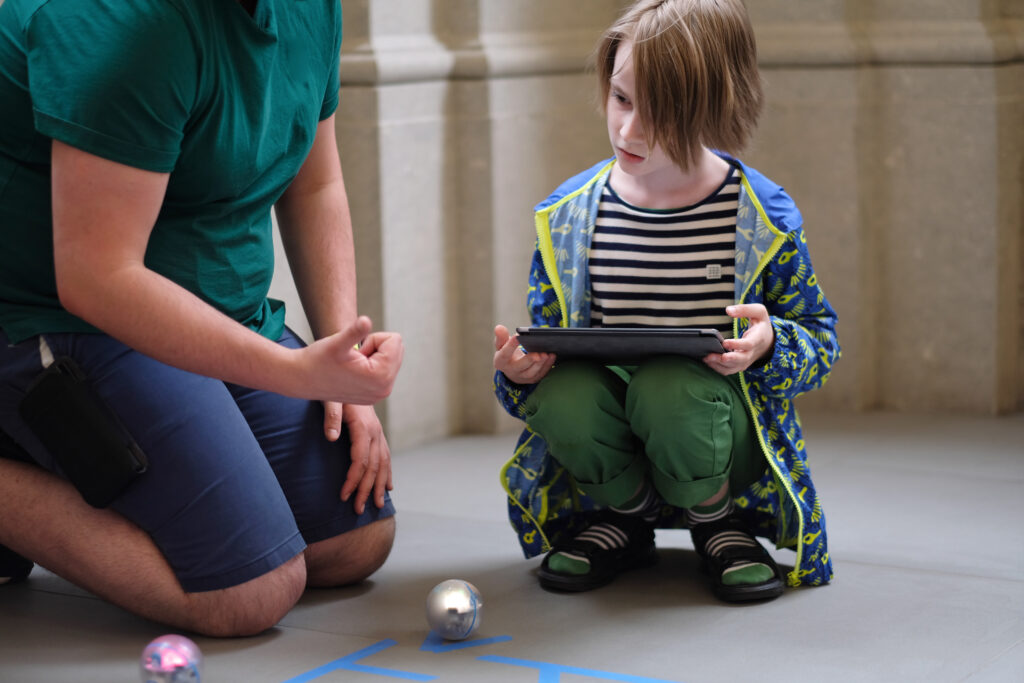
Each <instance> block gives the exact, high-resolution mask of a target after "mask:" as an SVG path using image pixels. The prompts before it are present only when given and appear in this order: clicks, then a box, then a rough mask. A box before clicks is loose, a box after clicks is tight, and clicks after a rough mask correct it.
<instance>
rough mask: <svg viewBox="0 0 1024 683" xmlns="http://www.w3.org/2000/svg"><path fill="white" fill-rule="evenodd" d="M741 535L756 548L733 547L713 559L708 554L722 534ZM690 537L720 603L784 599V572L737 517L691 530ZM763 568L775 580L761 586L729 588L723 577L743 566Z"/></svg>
mask: <svg viewBox="0 0 1024 683" xmlns="http://www.w3.org/2000/svg"><path fill="white" fill-rule="evenodd" d="M730 531H731V532H739V533H742V534H745V535H747V536H749V537H750V538H751V540H752V541H753V542H754V545H750V546H747V545H744V546H730V547H727V548H724V549H723V550H721V551H720V552H718V553H716V554H714V555H711V554H709V553H708V552H707V545H708V542H709V541H710V540H711V538H712V537H714V536H715V535H717V534H719V533H722V532H730ZM690 535H691V536H692V538H693V545H694V547H695V548H696V549H697V553H698V554H699V555H700V556H701V558H702V559H703V560H704V565H705V568H706V569H707V571H708V573H709V574H711V581H712V583H711V590H712V592H713V593H714V594H715V597H717V598H718V599H719V600H724V601H725V602H749V601H752V600H771V599H774V598H777V597H779V596H780V595H782V592H783V590H785V583H784V582H783V580H782V571H781V570H780V569H779V566H778V565H777V564H775V560H774V559H772V556H771V555H769V554H768V551H767V550H765V549H764V546H762V545H761V544H760V543H759V542H758V541H757V539H756V538H754V535H753V534H752V533H750V530H749V529H748V528H747V527H746V525H745V524H744V523H743V522H742V520H740V518H739V517H737V516H736V515H729V516H728V517H725V518H723V519H719V520H716V521H714V522H705V523H703V524H697V525H695V526H693V527H690ZM748 563H757V564H763V565H766V566H767V567H769V568H770V569H771V570H772V574H773V575H772V577H771V578H770V579H768V580H766V581H762V582H760V583H745V584H726V583H724V582H723V581H722V575H723V574H724V573H725V571H726V570H727V569H729V568H731V567H736V566H737V565H741V564H748Z"/></svg>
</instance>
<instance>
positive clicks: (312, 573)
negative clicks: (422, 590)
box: [305, 517, 395, 588]
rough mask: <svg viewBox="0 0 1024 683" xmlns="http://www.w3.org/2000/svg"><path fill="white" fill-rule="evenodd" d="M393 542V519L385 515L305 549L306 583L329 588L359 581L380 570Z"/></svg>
mask: <svg viewBox="0 0 1024 683" xmlns="http://www.w3.org/2000/svg"><path fill="white" fill-rule="evenodd" d="M394 542H395V518H394V517H385V518H384V519H379V520H377V521H375V522H371V523H370V524H367V525H365V526H361V527H359V528H358V529H353V530H352V531H349V532H347V533H344V534H341V535H339V536H335V537H334V538H328V539H325V540H323V541H319V542H317V543H313V544H311V545H310V546H309V547H308V548H306V553H305V555H306V570H307V572H308V576H307V579H306V580H307V584H308V585H310V586H313V587H319V588H331V587H336V586H345V585H348V584H352V583H358V582H360V581H363V580H364V579H367V578H369V577H370V576H371V575H372V574H373V573H374V572H376V571H377V570H378V569H380V568H381V567H382V566H383V565H384V562H385V561H386V560H387V559H388V556H389V555H390V554H391V548H392V546H393V545H394Z"/></svg>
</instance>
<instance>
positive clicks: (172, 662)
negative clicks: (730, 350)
mask: <svg viewBox="0 0 1024 683" xmlns="http://www.w3.org/2000/svg"><path fill="white" fill-rule="evenodd" d="M139 670H140V674H141V680H142V682H143V683H200V678H201V676H202V673H203V653H202V652H200V650H199V646H198V645H196V644H195V643H193V642H192V641H191V640H189V639H188V638H186V637H185V636H179V635H174V634H168V635H165V636H160V637H159V638H156V639H154V640H153V641H151V642H150V643H149V645H147V646H146V648H145V649H144V650H143V651H142V656H141V657H140V658H139Z"/></svg>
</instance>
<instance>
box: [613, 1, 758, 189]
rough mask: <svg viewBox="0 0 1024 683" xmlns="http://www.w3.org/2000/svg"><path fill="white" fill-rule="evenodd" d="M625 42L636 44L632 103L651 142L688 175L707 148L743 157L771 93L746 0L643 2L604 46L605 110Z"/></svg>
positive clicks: (618, 24)
mask: <svg viewBox="0 0 1024 683" xmlns="http://www.w3.org/2000/svg"><path fill="white" fill-rule="evenodd" d="M623 41H632V43H633V56H632V60H633V73H634V76H635V82H636V92H635V93H634V98H635V101H634V102H633V106H634V107H635V111H636V114H637V115H638V116H639V117H640V121H641V123H642V124H643V126H644V131H645V133H646V134H647V137H648V143H650V144H654V143H658V144H660V145H661V147H662V149H664V150H665V153H666V154H667V155H668V156H669V158H670V159H672V161H674V162H675V163H676V164H678V165H679V167H680V168H682V169H684V170H685V169H688V168H690V166H691V165H692V164H693V163H694V162H695V161H696V160H697V159H698V158H699V155H700V152H701V148H702V147H708V148H712V149H720V150H722V151H724V152H729V153H730V154H737V153H738V152H739V151H740V150H742V149H743V148H744V147H745V146H746V144H747V141H748V140H749V139H750V136H751V135H752V134H753V131H754V128H755V127H756V126H757V119H758V116H759V115H760V113H761V105H762V102H763V100H764V95H763V93H762V90H761V75H760V72H759V71H758V68H757V45H756V43H755V41H754V31H753V28H752V27H751V25H750V18H749V17H748V16H747V11H746V8H745V7H744V5H743V2H742V0H638V2H636V3H635V4H634V5H633V6H632V7H630V9H629V10H627V11H626V13H625V14H623V15H622V17H620V18H619V20H618V21H616V22H615V23H614V24H613V25H612V26H611V27H610V28H609V29H608V30H607V31H605V34H604V36H603V37H602V38H601V41H600V43H599V44H598V47H597V53H596V62H597V63H596V70H597V76H598V79H599V82H600V88H601V91H600V92H601V108H602V111H604V112H605V113H607V106H608V93H609V89H610V83H609V81H610V80H611V77H612V76H613V75H614V74H613V69H614V65H615V53H616V51H617V49H618V46H619V44H620V43H622V42H623Z"/></svg>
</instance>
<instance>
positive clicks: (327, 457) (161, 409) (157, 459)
mask: <svg viewBox="0 0 1024 683" xmlns="http://www.w3.org/2000/svg"><path fill="white" fill-rule="evenodd" d="M43 337H44V338H45V342H46V344H47V346H48V347H49V350H50V351H51V352H52V354H53V355H54V356H70V357H71V358H73V359H74V360H75V361H76V362H77V363H78V365H79V366H80V367H81V368H82V370H83V371H84V372H85V374H86V376H87V377H88V379H89V381H90V383H91V385H92V387H93V389H94V390H95V391H96V392H97V393H98V395H99V396H100V397H101V398H102V400H104V401H105V402H106V404H107V405H108V407H109V408H110V409H111V410H112V411H113V412H114V413H115V414H116V415H117V416H118V417H119V418H120V420H121V421H122V422H123V423H124V425H125V426H126V427H127V429H128V431H129V432H130V433H131V434H132V436H133V437H134V438H135V441H136V442H137V443H138V445H139V446H140V447H141V449H142V450H143V452H144V453H145V454H146V457H147V458H148V460H149V468H148V470H147V471H146V472H145V473H144V474H143V475H141V476H140V477H139V478H138V479H136V480H135V481H134V482H132V483H131V484H129V486H128V488H127V489H125V491H124V492H123V493H122V494H120V495H119V496H118V497H117V499H115V501H114V502H113V503H112V504H111V506H110V507H111V508H112V509H114V510H116V511H117V512H119V513H120V514H122V515H124V516H125V517H126V518H128V519H130V520H131V521H132V522H134V523H135V524H137V525H138V526H139V527H141V528H142V529H143V530H144V531H146V533H148V534H149V535H150V537H151V538H152V539H153V541H154V542H155V543H156V545H157V546H158V547H159V548H160V550H161V552H162V553H163V554H164V556H165V557H166V558H167V561H168V562H169V563H170V565H171V568H172V569H173V570H174V573H175V574H176V575H177V577H178V581H179V582H180V583H181V585H182V587H183V588H184V590H185V591H188V592H197V591H207V590H215V589H219V588H227V587H230V586H234V585H237V584H240V583H243V582H245V581H248V580H250V579H253V578H256V577H258V576H261V575H263V574H266V573H267V572H269V571H271V570H273V569H274V568H276V567H278V566H279V565H281V564H283V563H284V562H285V561H287V560H288V559H290V558H292V557H294V556H295V555H297V554H299V553H300V552H302V550H303V549H304V548H305V547H306V544H309V543H315V542H317V541H321V540H324V539H327V538H332V537H334V536H337V535H339V534H343V533H345V532H347V531H351V530H353V529H356V528H358V527H361V526H363V525H366V524H369V523H370V522H373V521H375V520H378V519H382V518H385V517H389V516H391V515H393V514H394V506H393V505H392V503H391V500H390V498H388V499H387V501H386V504H385V506H384V508H380V509H378V508H377V507H376V505H374V504H373V502H372V500H370V501H367V504H366V507H365V510H364V512H363V514H361V515H357V514H356V513H355V510H354V508H353V504H352V499H350V500H349V501H348V502H342V501H341V497H340V496H341V486H342V483H343V482H344V480H345V475H346V473H347V471H348V468H349V464H350V462H351V461H350V459H349V441H348V435H347V433H346V431H345V430H344V429H343V430H342V436H341V438H340V439H339V440H338V441H336V442H333V443H332V442H330V441H327V439H326V437H325V436H324V430H323V420H324V412H323V406H322V404H321V403H319V402H317V401H305V400H300V399H294V398H288V397H285V396H280V395H278V394H274V393H270V392H266V391H256V390H253V389H248V388H246V387H241V386H237V385H233V384H226V383H225V382H222V381H219V380H215V379H210V378H208V377H202V376H200V375H196V374H193V373H190V372H185V371H183V370H179V369H177V368H173V367H171V366H168V365H165V364H163V363H160V362H157V361H155V360H153V359H152V358H149V357H148V356H145V355H143V354H141V353H138V352H136V351H133V350H132V349H130V348H128V347H127V346H125V345H124V344H122V343H120V342H118V341H116V340H114V339H112V338H110V337H108V336H106V335H99V334H47V335H43ZM279 343H280V344H282V345H284V346H287V347H289V348H298V347H300V346H302V341H301V340H300V339H298V338H297V337H296V336H295V335H294V334H293V333H292V332H291V331H290V330H286V331H285V333H284V335H282V337H281V339H280V340H279ZM44 353H45V352H43V351H41V343H40V338H38V337H36V338H33V339H30V340H27V341H25V342H22V343H20V344H16V345H9V344H8V342H7V337H6V336H5V335H4V334H3V333H2V332H0V430H3V431H4V432H6V433H7V434H8V435H9V436H10V437H11V438H12V439H13V440H14V442H15V443H17V444H18V445H20V446H21V447H22V448H23V449H24V450H25V451H26V452H27V453H28V454H29V455H30V456H31V458H32V459H33V460H35V461H36V462H37V463H38V464H39V465H41V466H43V467H45V468H46V469H48V470H51V471H54V472H57V473H58V474H61V472H60V471H59V468H58V467H57V466H55V465H54V463H53V459H52V457H51V456H50V455H49V453H48V452H47V451H46V449H45V448H44V447H43V446H42V444H40V443H39V441H38V440H37V439H36V437H35V436H34V435H33V434H32V433H31V432H30V431H29V429H28V427H27V426H26V425H25V423H24V422H23V421H22V420H21V418H20V416H19V414H18V403H19V402H20V400H21V397H22V396H24V394H25V391H26V389H27V388H28V386H29V384H31V382H32V380H33V379H34V378H35V377H37V376H38V375H39V374H40V372H42V369H43V362H42V357H43V354H44ZM0 443H2V442H0ZM125 559H126V561H130V558H125Z"/></svg>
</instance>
